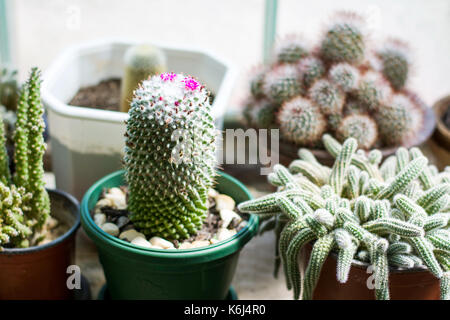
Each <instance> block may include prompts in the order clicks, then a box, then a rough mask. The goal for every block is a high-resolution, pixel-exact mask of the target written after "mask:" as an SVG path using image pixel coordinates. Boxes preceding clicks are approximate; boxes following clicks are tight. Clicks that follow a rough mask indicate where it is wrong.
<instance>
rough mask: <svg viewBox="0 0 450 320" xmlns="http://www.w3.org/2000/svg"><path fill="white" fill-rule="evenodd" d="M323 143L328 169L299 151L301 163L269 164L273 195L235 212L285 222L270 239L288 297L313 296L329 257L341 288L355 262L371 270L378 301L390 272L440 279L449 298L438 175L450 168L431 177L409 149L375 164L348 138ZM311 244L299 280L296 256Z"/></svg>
mask: <svg viewBox="0 0 450 320" xmlns="http://www.w3.org/2000/svg"><path fill="white" fill-rule="evenodd" d="M322 139H323V143H324V145H325V147H326V148H327V150H329V151H330V153H331V154H332V155H333V156H334V157H336V161H335V163H334V165H333V167H332V168H328V167H325V166H322V165H321V164H319V163H318V162H317V160H316V159H315V157H314V156H313V155H312V153H311V152H309V151H308V150H306V149H300V150H299V156H300V158H301V159H299V160H295V161H294V162H292V163H291V165H290V166H289V169H287V168H284V167H283V166H282V165H276V166H274V172H273V173H272V174H271V175H270V178H269V181H271V182H272V183H273V185H274V186H276V187H277V191H276V192H275V193H273V194H269V195H266V196H264V197H262V198H259V199H255V200H250V201H246V202H243V203H241V204H240V205H239V209H240V210H241V212H247V213H255V214H267V213H269V212H270V214H271V215H274V216H277V217H278V216H279V215H281V216H282V217H283V219H287V221H286V223H285V224H284V228H283V229H282V230H281V232H280V234H279V236H278V237H277V239H278V252H279V255H280V257H281V261H282V263H283V266H284V272H285V277H286V283H287V286H288V289H293V291H294V292H293V293H294V298H296V299H298V298H299V297H300V292H301V291H302V292H303V293H302V298H303V299H311V298H312V297H313V294H314V288H315V286H316V284H317V281H318V279H319V277H320V272H321V268H322V266H323V264H324V262H325V260H326V258H327V257H328V255H329V254H330V252H334V253H336V254H337V272H336V277H337V280H338V281H339V282H341V283H345V282H346V281H347V280H348V276H349V273H350V272H351V270H352V265H353V262H354V260H359V261H361V262H365V263H370V264H371V265H372V266H373V268H374V276H375V288H376V289H375V292H374V293H375V297H376V298H377V299H383V300H384V299H389V297H390V294H389V269H390V268H394V269H395V268H406V269H413V268H416V267H420V268H427V269H428V270H429V272H431V273H432V274H433V275H434V276H435V277H436V278H438V279H440V282H441V298H442V299H449V290H450V282H449V270H450V240H449V239H450V232H449V231H448V226H449V225H448V223H449V219H450V216H449V211H448V208H449V203H450V184H449V182H450V181H449V180H446V178H445V177H446V174H447V173H448V170H450V169H446V170H447V171H444V172H442V173H439V172H436V171H435V170H434V169H432V168H430V167H429V166H428V164H427V163H428V160H427V159H426V158H425V157H424V156H423V155H422V154H421V153H420V151H418V150H416V149H411V150H409V151H408V150H406V149H405V148H401V149H399V150H398V151H397V153H396V154H395V155H393V156H391V157H389V158H388V159H386V161H385V163H383V164H381V158H382V156H381V152H380V151H378V150H372V151H371V152H369V154H368V155H367V157H366V155H365V153H364V152H362V150H356V149H357V143H356V140H355V139H353V138H348V139H347V140H345V142H344V143H343V144H342V145H341V144H339V142H337V141H336V140H334V139H333V138H332V137H331V136H329V135H324V136H323V138H322ZM380 165H381V166H380ZM424 172H425V173H424ZM299 174H300V176H298V175H299ZM424 174H425V175H426V176H428V178H427V179H424V178H423V177H424ZM420 177H422V179H421V178H420ZM432 177H433V178H432ZM438 177H439V178H438ZM442 177H444V178H442ZM304 180H306V181H308V183H305V182H304ZM423 181H426V183H423ZM300 182H301V183H300ZM310 184H312V187H311V185H310ZM414 193H418V194H419V195H418V196H417V195H415V194H414ZM411 195H413V196H414V197H415V198H411ZM430 208H435V209H433V210H430ZM311 242H314V244H313V246H312V252H311V255H310V257H309V259H308V261H307V267H306V271H305V273H304V275H302V273H301V272H300V270H299V267H298V263H297V257H298V254H299V252H300V250H301V248H302V247H304V246H305V245H306V244H307V243H311ZM301 288H303V290H301Z"/></svg>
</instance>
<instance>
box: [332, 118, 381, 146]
mask: <svg viewBox="0 0 450 320" xmlns="http://www.w3.org/2000/svg"><path fill="white" fill-rule="evenodd" d="M336 137H337V138H338V139H339V140H340V141H344V140H345V139H347V138H350V137H352V138H355V139H356V141H357V142H358V146H360V147H361V148H362V149H366V150H367V149H370V148H371V147H372V146H373V145H374V144H375V142H376V141H377V139H378V128H377V124H376V122H375V121H374V120H373V119H372V118H371V117H369V116H368V115H364V114H353V115H348V116H346V117H345V118H343V119H342V121H341V122H340V125H339V128H338V129H337V132H336Z"/></svg>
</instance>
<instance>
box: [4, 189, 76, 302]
mask: <svg viewBox="0 0 450 320" xmlns="http://www.w3.org/2000/svg"><path fill="white" fill-rule="evenodd" d="M49 195H50V201H51V208H52V216H53V217H55V218H56V219H58V220H59V221H62V222H64V223H65V224H67V225H69V226H70V229H69V230H68V231H67V232H66V233H65V234H64V235H62V236H61V237H59V238H57V239H55V240H53V241H51V242H49V243H47V244H44V245H40V246H36V247H30V248H25V249H4V250H3V251H2V252H0V299H2V300H28V299H33V300H36V299H39V300H57V299H58V300H59V299H71V298H72V297H73V291H72V290H69V289H68V288H67V285H66V281H67V278H68V277H69V274H68V273H67V267H68V266H70V265H73V264H74V261H75V235H76V231H77V229H78V228H79V226H80V213H79V206H78V202H77V201H76V200H75V198H73V197H72V196H71V195H69V194H67V193H65V192H61V191H56V190H49Z"/></svg>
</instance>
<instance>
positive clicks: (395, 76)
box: [377, 39, 410, 90]
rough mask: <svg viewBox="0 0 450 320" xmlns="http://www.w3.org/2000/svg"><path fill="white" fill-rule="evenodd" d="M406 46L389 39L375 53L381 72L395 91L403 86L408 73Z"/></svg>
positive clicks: (398, 41)
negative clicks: (379, 61)
mask: <svg viewBox="0 0 450 320" xmlns="http://www.w3.org/2000/svg"><path fill="white" fill-rule="evenodd" d="M408 51H409V50H408V46H407V45H406V44H405V43H403V42H402V41H400V40H396V39H391V40H389V41H387V42H386V43H384V46H383V48H381V49H380V50H378V51H377V56H378V57H379V58H380V60H381V64H382V72H383V75H384V76H385V78H386V79H387V80H388V81H389V82H390V83H391V85H392V87H393V88H394V89H395V90H400V89H402V88H403V87H404V86H405V83H406V80H407V79H408V72H409V64H410V62H409V60H410V59H409V52H408Z"/></svg>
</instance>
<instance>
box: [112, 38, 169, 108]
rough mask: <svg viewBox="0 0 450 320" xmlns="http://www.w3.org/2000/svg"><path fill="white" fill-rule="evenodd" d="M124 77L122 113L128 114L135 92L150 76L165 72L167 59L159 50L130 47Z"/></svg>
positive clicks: (148, 47)
mask: <svg viewBox="0 0 450 320" xmlns="http://www.w3.org/2000/svg"><path fill="white" fill-rule="evenodd" d="M124 64H125V69H124V75H123V78H122V85H121V94H120V111H122V112H127V111H128V109H130V103H131V100H132V98H133V92H134V90H136V88H137V87H138V85H139V83H140V82H142V81H143V80H145V79H147V78H148V77H149V76H152V75H155V74H159V73H161V72H165V71H166V69H167V67H166V57H165V55H164V52H162V51H161V50H160V49H159V48H157V47H155V46H152V45H149V44H140V45H135V46H132V47H130V48H129V49H128V50H127V51H126V52H125V57H124Z"/></svg>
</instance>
